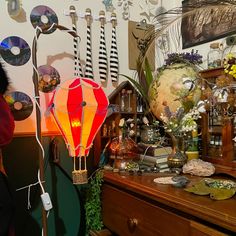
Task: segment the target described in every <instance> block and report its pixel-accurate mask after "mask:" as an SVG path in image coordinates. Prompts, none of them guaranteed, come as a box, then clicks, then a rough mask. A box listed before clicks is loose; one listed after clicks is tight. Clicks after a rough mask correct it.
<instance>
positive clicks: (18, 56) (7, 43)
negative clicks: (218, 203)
mask: <svg viewBox="0 0 236 236" xmlns="http://www.w3.org/2000/svg"><path fill="white" fill-rule="evenodd" d="M0 54H1V56H2V58H3V59H4V60H5V61H6V62H7V63H9V64H10V65H12V66H22V65H24V64H25V63H26V62H28V61H29V59H30V57H31V50H30V47H29V45H28V43H27V42H26V41H25V40H24V39H22V38H20V37H17V36H10V37H7V38H5V39H3V40H2V42H1V44H0Z"/></svg>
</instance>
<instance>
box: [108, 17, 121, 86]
mask: <svg viewBox="0 0 236 236" xmlns="http://www.w3.org/2000/svg"><path fill="white" fill-rule="evenodd" d="M111 23H112V39H111V54H110V73H111V80H112V82H117V80H118V71H119V61H118V51H117V43H116V25H117V20H116V14H115V13H112V14H111Z"/></svg>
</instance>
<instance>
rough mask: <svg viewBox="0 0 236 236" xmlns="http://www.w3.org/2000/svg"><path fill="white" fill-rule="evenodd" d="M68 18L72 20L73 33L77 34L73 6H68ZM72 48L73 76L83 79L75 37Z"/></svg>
mask: <svg viewBox="0 0 236 236" xmlns="http://www.w3.org/2000/svg"><path fill="white" fill-rule="evenodd" d="M70 16H71V20H72V30H73V31H75V33H76V34H77V27H76V10H75V6H70ZM73 48H74V76H75V77H77V76H80V77H83V71H82V66H81V63H80V53H79V44H78V38H77V37H74V40H73Z"/></svg>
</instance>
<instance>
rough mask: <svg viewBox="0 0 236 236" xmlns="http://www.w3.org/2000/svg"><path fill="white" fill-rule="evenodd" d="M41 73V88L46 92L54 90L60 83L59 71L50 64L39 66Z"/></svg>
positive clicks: (39, 84) (39, 83)
mask: <svg viewBox="0 0 236 236" xmlns="http://www.w3.org/2000/svg"><path fill="white" fill-rule="evenodd" d="M38 73H39V82H38V86H39V90H40V91H41V92H44V93H49V92H52V91H53V90H54V89H55V88H56V86H57V85H58V84H60V75H59V73H58V71H57V70H56V69H55V68H54V67H52V66H49V65H43V66H39V67H38Z"/></svg>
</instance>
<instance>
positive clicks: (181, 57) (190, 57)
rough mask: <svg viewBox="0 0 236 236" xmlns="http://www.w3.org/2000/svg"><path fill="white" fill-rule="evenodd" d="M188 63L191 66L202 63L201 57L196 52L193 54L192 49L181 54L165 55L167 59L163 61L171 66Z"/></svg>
mask: <svg viewBox="0 0 236 236" xmlns="http://www.w3.org/2000/svg"><path fill="white" fill-rule="evenodd" d="M183 62H188V63H191V64H201V63H202V56H201V55H200V54H198V50H196V52H194V49H193V50H192V51H191V53H189V52H182V53H176V52H175V53H170V54H168V55H167V59H165V63H166V65H171V64H173V63H183Z"/></svg>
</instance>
